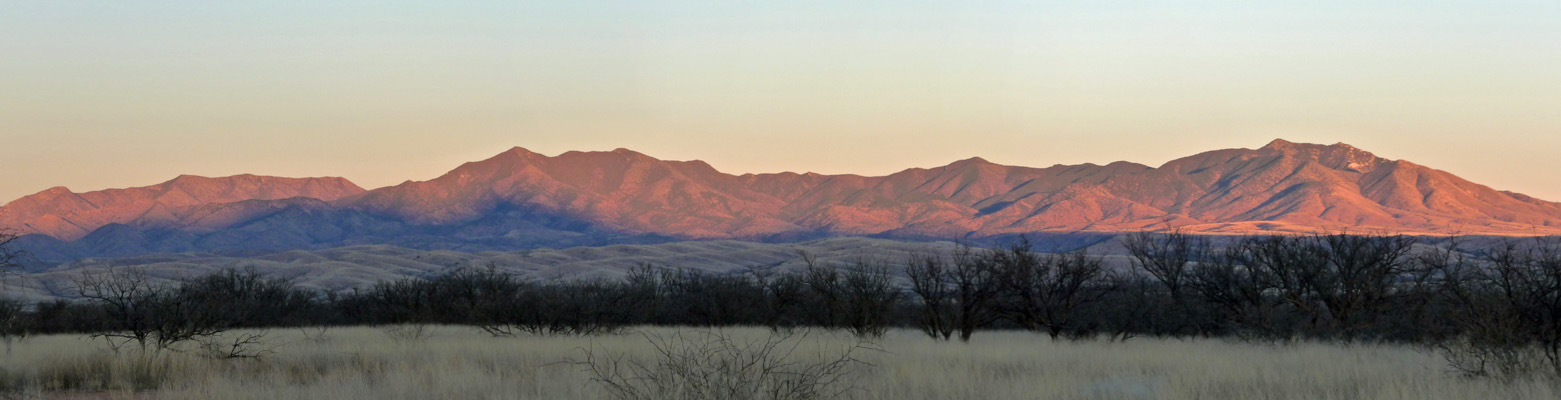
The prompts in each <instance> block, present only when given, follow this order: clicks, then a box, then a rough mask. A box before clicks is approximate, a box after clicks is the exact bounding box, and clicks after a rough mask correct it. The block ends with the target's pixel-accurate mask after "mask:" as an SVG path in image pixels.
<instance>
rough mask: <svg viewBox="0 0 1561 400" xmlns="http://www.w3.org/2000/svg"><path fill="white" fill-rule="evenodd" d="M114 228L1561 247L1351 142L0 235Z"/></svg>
mask: <svg viewBox="0 0 1561 400" xmlns="http://www.w3.org/2000/svg"><path fill="white" fill-rule="evenodd" d="M516 210H521V211H516ZM522 214H523V215H522ZM516 215H521V216H518V217H517V216H516ZM333 218H334V219H333ZM539 221H540V222H539ZM559 221H566V222H559ZM108 224H122V225H127V226H130V227H144V228H159V229H173V230H178V231H188V232H207V233H212V234H218V233H224V232H227V231H234V230H236V229H239V228H240V227H242V229H241V230H242V232H243V234H244V235H249V236H234V235H237V233H232V232H227V234H226V236H224V237H226V238H230V240H229V242H232V243H243V242H255V241H257V240H259V241H264V240H265V239H266V238H267V236H266V235H283V236H288V237H291V238H293V239H294V240H293V241H290V242H287V243H305V242H308V241H309V240H315V241H319V240H326V239H317V238H331V239H329V240H336V241H341V242H343V243H375V242H380V243H384V242H393V241H394V240H395V239H396V238H398V237H403V236H406V235H411V234H413V233H416V234H417V235H421V236H419V237H421V238H423V239H418V240H422V241H426V240H432V239H428V238H431V237H459V238H463V239H462V240H474V241H482V240H490V239H491V240H500V239H506V240H507V239H514V238H519V237H526V238H538V237H553V236H558V235H575V234H577V233H579V232H584V231H587V230H588V231H591V232H598V233H599V232H610V233H614V234H626V235H635V234H652V235H659V236H665V237H672V238H693V239H711V238H740V239H741V238H767V237H786V236H788V235H791V236H795V235H815V236H816V235H830V234H835V235H884V236H891V237H941V238H965V237H986V236H996V235H1006V234H1016V233H1032V232H1081V231H1082V232H1108V233H1109V232H1121V231H1136V230H1145V229H1160V228H1163V227H1166V226H1176V227H1180V228H1182V229H1184V230H1188V231H1192V232H1202V233H1216V234H1234V233H1286V232H1290V233H1310V232H1314V231H1318V230H1330V231H1339V230H1348V231H1352V232H1366V231H1377V232H1397V233H1410V234H1494V235H1534V234H1561V204H1558V203H1553V202H1548V201H1542V200H1538V199H1534V198H1531V197H1528V196H1524V195H1521V194H1516V193H1509V192H1502V191H1497V190H1493V189H1491V188H1488V187H1485V186H1482V185H1478V184H1475V183H1472V182H1469V181H1466V180H1464V179H1461V178H1458V177H1456V176H1453V175H1451V174H1448V173H1446V172H1443V171H1439V170H1435V169H1431V168H1427V167H1424V166H1420V165H1417V164H1414V163H1410V162H1408V161H1401V160H1387V159H1383V158H1380V157H1377V156H1375V155H1372V154H1371V153H1368V152H1365V151H1362V150H1360V149H1357V148H1354V147H1352V146H1349V145H1346V144H1335V145H1326V146H1325V145H1314V144H1298V143H1290V142H1286V141H1283V140H1275V141H1274V142H1272V143H1269V144H1268V145H1267V146H1263V147H1262V148H1258V149H1229V150H1217V151H1211V152H1206V153H1202V154H1198V155H1194V156H1191V157H1186V158H1182V159H1178V160H1174V161H1171V162H1168V163H1166V164H1165V165H1162V166H1160V167H1158V168H1155V167H1149V166H1145V165H1140V164H1133V163H1127V162H1117V163H1112V164H1108V165H1094V164H1083V165H1071V166H1063V165H1058V166H1053V167H1048V168H1029V167H1017V166H1006V165H998V164H993V163H990V162H987V161H986V160H982V159H980V158H972V159H967V160H961V161H958V162H954V163H952V164H949V165H945V166H942V167H936V168H926V169H923V168H913V169H908V170H905V171H901V172H898V173H895V174H892V175H888V176H878V177H864V176H856V175H820V174H811V173H809V174H796V173H778V174H745V175H730V174H725V173H721V172H719V171H717V170H715V169H714V168H712V167H711V166H710V165H708V164H705V163H704V162H701V161H666V160H658V159H655V158H652V157H649V156H646V155H644V154H640V153H636V152H633V151H629V150H624V149H619V150H614V151H611V152H568V153H564V154H560V155H558V156H553V157H548V156H543V155H540V154H537V153H533V152H530V151H527V150H525V149H521V148H515V149H512V150H510V151H506V152H504V153H502V154H499V155H497V156H494V157H492V158H489V159H487V160H483V161H477V162H471V163H467V164H464V165H461V166H460V167H458V168H456V169H454V170H452V171H450V172H449V173H446V174H445V175H443V176H441V177H438V178H435V179H433V180H429V181H423V182H407V183H403V184H400V185H396V186H391V187H386V188H380V189H376V190H372V191H366V192H365V191H363V190H362V189H360V188H358V187H357V186H356V185H353V184H352V183H351V182H347V181H346V180H343V179H340V178H312V179H286V178H266V177H255V176H248V175H244V176H236V177H228V178H198V177H180V178H179V179H175V180H173V181H170V182H167V183H163V184H161V185H156V186H150V187H144V188H133V189H118V190H106V191H100V192H89V193H80V194H77V193H71V192H69V191H67V190H64V189H63V188H56V189H50V190H48V191H45V192H42V193H39V194H35V195H32V196H28V197H25V198H23V199H20V200H17V201H15V202H12V203H10V204H7V205H5V206H4V207H3V208H0V227H6V228H11V229H15V230H18V231H20V232H22V233H41V234H44V235H49V236H53V237H55V238H58V239H62V240H67V241H69V240H75V239H77V238H81V237H83V236H86V235H87V234H88V233H89V232H92V231H93V230H95V229H98V228H99V227H103V226H105V225H108ZM319 230H326V231H329V232H325V233H322V232H318V231H319ZM353 235H359V236H353ZM116 237H117V236H116ZM124 237H134V236H124ZM239 237H242V238H243V239H242V240H240V239H235V238H239ZM307 238H316V239H307ZM192 240H193V239H192ZM300 241H302V242H300ZM310 243H312V242H310ZM321 243H324V242H321ZM332 243H335V242H332ZM419 243H421V242H419ZM180 248H182V247H180Z"/></svg>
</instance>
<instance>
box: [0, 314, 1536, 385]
mask: <svg viewBox="0 0 1561 400" xmlns="http://www.w3.org/2000/svg"><path fill="white" fill-rule="evenodd" d="M679 332H683V333H687V332H690V330H687V329H685V330H681V331H680V330H678V329H675V328H659V327H658V328H642V329H640V330H637V331H635V332H630V333H625V334H618V335H606V336H589V337H576V336H524V337H513V338H494V337H489V336H488V335H486V334H484V333H482V332H480V331H476V330H474V329H469V328H463V327H437V328H434V329H433V330H432V334H431V335H430V336H428V337H426V338H419V339H408V338H406V335H401V336H392V335H388V334H387V333H386V331H385V330H384V329H379V328H368V327H360V328H337V329H332V330H330V331H328V332H325V334H324V335H311V334H307V333H306V332H303V331H299V330H275V331H271V332H270V333H269V334H268V336H267V339H266V340H267V343H268V345H269V346H270V347H272V348H274V353H271V354H269V355H267V356H265V357H264V358H262V359H259V360H252V359H240V360H210V359H206V358H202V357H199V356H196V355H195V352H194V351H187V352H164V353H161V354H157V355H139V354H138V353H139V352H137V351H134V350H124V351H121V352H120V353H118V354H115V353H113V352H110V351H108V350H107V349H106V346H104V345H103V343H102V342H98V341H92V340H89V339H86V338H82V337H78V336H45V337H34V338H30V339H28V340H26V341H24V342H19V343H17V345H16V346H15V348H14V350H13V352H12V353H11V354H9V355H8V356H6V357H5V358H4V360H3V362H0V384H3V385H4V386H5V388H6V389H7V390H8V392H9V394H10V396H11V397H15V398H44V399H52V398H61V399H63V398H138V399H140V398H159V399H214V400H221V399H326V398H329V399H373V400H394V399H436V398H444V399H600V398H606V396H607V393H606V392H605V391H604V389H603V388H602V386H601V385H599V384H598V383H596V382H593V381H592V375H591V374H589V373H587V372H586V371H584V368H583V366H582V365H581V364H579V363H576V362H574V361H580V360H581V359H582V356H583V350H587V349H588V350H591V351H593V352H594V353H596V354H598V355H615V356H626V357H629V358H630V359H651V358H654V357H656V355H657V354H658V353H657V352H656V351H655V348H654V347H653V346H650V345H649V344H648V342H647V339H646V335H650V336H651V337H666V336H667V335H673V334H678V333H679ZM721 333H722V334H723V335H726V336H728V337H732V338H737V339H739V340H762V338H765V337H767V335H770V333H769V332H768V331H767V330H764V329H755V328H744V329H730V330H725V331H721ZM856 343H857V342H856V341H855V340H854V339H852V338H851V337H849V336H845V335H839V334H831V333H824V334H820V333H812V334H810V335H808V336H807V337H805V338H803V342H802V347H801V348H800V349H799V350H798V352H797V353H795V354H794V355H793V357H796V358H795V359H796V360H807V359H811V358H810V357H813V356H814V355H820V356H826V355H829V354H833V353H832V352H837V351H840V350H841V349H844V348H849V347H851V346H853V345H855V344H856ZM872 347H874V348H876V349H877V350H872V351H861V352H858V353H856V354H857V357H858V358H859V359H861V360H862V361H864V362H866V363H868V364H870V365H860V366H857V367H855V368H854V369H853V370H852V374H851V376H850V379H848V380H847V382H848V383H849V384H850V385H851V386H852V390H851V391H849V392H847V393H848V396H847V398H853V399H907V400H917V399H1275V400H1277V399H1394V400H1427V399H1460V400H1462V399H1556V398H1561V387H1558V386H1556V385H1555V384H1554V383H1552V382H1544V381H1517V382H1499V381H1494V380H1479V379H1466V378H1462V377H1459V376H1457V375H1455V374H1453V373H1451V372H1448V370H1447V368H1446V366H1445V364H1444V362H1443V361H1442V360H1441V359H1440V357H1438V356H1437V355H1436V354H1432V353H1430V352H1427V351H1425V350H1423V349H1419V348H1415V347H1409V346H1399V345H1336V344H1326V343H1297V344H1286V345H1264V344H1250V343H1239V342H1228V341H1221V340H1174V339H1134V340H1130V341H1127V342H1106V341H1060V342H1053V341H1051V340H1049V339H1047V338H1045V337H1044V336H1039V335H1035V334H1031V333H1025V332H983V333H981V334H979V335H978V336H977V337H976V339H975V341H973V342H972V343H969V344H964V343H958V342H953V343H944V342H934V341H932V340H929V339H927V338H925V337H924V336H921V335H920V334H919V333H917V332H915V331H909V330H895V331H891V332H890V333H889V334H888V335H887V336H886V337H884V338H882V339H880V340H878V341H876V342H875V343H873V344H872Z"/></svg>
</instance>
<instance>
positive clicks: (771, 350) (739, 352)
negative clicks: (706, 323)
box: [576, 331, 871, 400]
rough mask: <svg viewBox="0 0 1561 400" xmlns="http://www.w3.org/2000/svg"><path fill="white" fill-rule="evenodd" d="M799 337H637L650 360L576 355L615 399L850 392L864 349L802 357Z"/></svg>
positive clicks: (736, 399)
mask: <svg viewBox="0 0 1561 400" xmlns="http://www.w3.org/2000/svg"><path fill="white" fill-rule="evenodd" d="M806 337H807V334H806V333H805V332H804V333H799V334H786V333H774V334H771V335H769V336H767V337H765V338H762V339H753V340H742V339H737V338H734V337H732V336H730V335H728V334H726V333H724V332H720V331H698V332H692V333H675V334H672V335H668V336H662V335H656V334H645V339H646V341H647V342H649V344H650V345H651V346H652V347H654V348H655V350H656V355H655V356H654V358H653V359H651V360H640V359H635V358H631V357H628V356H624V355H609V354H601V353H598V352H597V351H596V350H593V349H582V350H581V351H582V352H583V353H584V358H583V360H579V361H577V362H576V364H578V365H581V366H583V367H584V369H585V372H586V373H588V374H590V375H591V380H592V381H594V382H597V383H599V384H601V386H602V387H603V388H604V389H606V390H607V393H608V394H609V395H610V396H612V398H614V399H620V400H661V399H687V400H706V399H708V400H747V399H755V400H757V399H765V400H804V399H808V400H811V399H833V398H838V397H841V396H843V395H844V394H846V393H847V392H850V391H852V390H853V389H855V386H854V385H852V383H851V377H853V376H854V375H856V374H857V373H858V372H859V371H860V370H861V369H862V368H863V367H866V366H868V365H869V364H867V363H865V362H863V361H861V360H859V359H857V358H856V356H857V355H858V354H859V353H861V352H862V351H864V350H868V349H871V348H870V347H869V346H868V345H867V344H866V343H865V342H861V341H858V342H856V343H855V344H853V345H852V346H850V347H848V348H845V349H842V350H839V351H836V352H832V353H826V354H821V355H818V356H813V357H809V356H806V355H803V354H798V353H799V352H798V347H800V346H801V345H802V344H803V343H804V342H805V341H806Z"/></svg>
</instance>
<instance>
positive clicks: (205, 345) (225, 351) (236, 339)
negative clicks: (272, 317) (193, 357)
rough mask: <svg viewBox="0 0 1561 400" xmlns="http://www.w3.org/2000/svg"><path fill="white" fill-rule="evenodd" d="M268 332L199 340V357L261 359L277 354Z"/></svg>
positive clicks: (218, 336)
mask: <svg viewBox="0 0 1561 400" xmlns="http://www.w3.org/2000/svg"><path fill="white" fill-rule="evenodd" d="M266 336H267V332H265V331H258V332H238V333H232V334H224V335H213V336H208V337H202V338H200V339H197V341H196V342H197V343H198V344H199V349H198V350H199V353H198V354H199V355H200V356H201V357H204V358H208V359H214V360H232V359H259V358H262V357H265V356H268V355H271V354H275V353H276V347H277V345H276V344H273V343H272V342H271V341H270V340H267V338H266Z"/></svg>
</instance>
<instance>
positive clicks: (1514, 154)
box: [0, 0, 1561, 202]
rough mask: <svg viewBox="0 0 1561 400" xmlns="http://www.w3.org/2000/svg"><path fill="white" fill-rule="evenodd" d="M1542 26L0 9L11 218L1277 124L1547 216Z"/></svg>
mask: <svg viewBox="0 0 1561 400" xmlns="http://www.w3.org/2000/svg"><path fill="white" fill-rule="evenodd" d="M1255 3H1261V4H1255ZM1558 21H1561V2H1558V1H1555V0H1543V1H1500V0H1497V1H1423V0H1422V1H1413V2H1409V1H1403V2H1400V1H1376V2H1372V1H1329V0H1323V1H1265V2H1239V1H1090V2H1083V1H1079V2H1057V1H958V2H925V1H838V0H831V1H812V0H803V1H786V2H775V1H764V2H759V1H688V0H670V1H613V2H598V1H549V2H533V1H514V0H509V1H491V2H449V1H440V2H433V1H428V2H418V1H402V0H377V1H353V0H348V1H331V2H317V1H266V2H259V1H157V0H150V1H134V2H96V1H47V0H45V1H12V0H0V169H3V171H5V173H6V175H7V176H6V177H5V178H4V179H0V202H8V201H10V200H13V199H16V198H19V197H21V196H24V195H27V194H31V193H35V192H38V191H42V190H45V189H47V188H50V187H54V186H66V187H69V188H70V189H72V190H75V191H78V192H82V191H89V190H99V189H105V188H113V187H130V186H145V185H151V184H156V183H159V182H162V181H166V180H168V179H171V178H173V177H175V176H177V175H180V174H193V175H203V176H225V175H234V174H242V173H253V174H261V175H276V176H294V177H303V176H341V177H346V178H348V179H351V180H353V181H354V182H356V183H358V184H359V185H361V186H364V187H365V188H376V187H381V186H387V185H393V184H397V183H400V182H402V181H404V180H409V179H410V180H426V179H431V178H433V177H436V176H438V175H440V174H442V173H444V172H446V171H448V170H450V169H453V168H455V167H456V166H458V165H460V164H461V163H463V162H468V161H476V160H480V159H484V158H487V157H490V156H492V155H495V154H497V153H499V152H502V151H504V150H506V149H508V148H510V147H515V146H520V147H525V148H527V149H531V150H533V151H537V152H540V153H544V154H550V155H551V154H558V153H561V152H564V151H569V150H611V149H614V148H630V149H634V150H637V151H640V152H642V153H646V154H648V155H651V156H654V157H658V158H662V159H674V160H689V159H699V160H705V161H707V162H709V163H710V164H711V165H713V166H714V167H715V168H717V169H719V170H721V171H723V172H728V173H739V174H740V173H748V172H755V173H759V172H779V171H796V172H805V171H812V172H820V173H856V174H863V175H882V174H887V173H891V172H894V171H898V170H901V169H904V168H908V167H931V166H938V165H943V164H946V163H948V162H951V161H954V160H958V159H963V158H969V157H972V156H980V157H983V158H986V159H988V160H991V161H993V162H997V163H1002V164H1010V165H1025V166H1038V167H1043V166H1050V165H1054V164H1077V163H1085V162H1093V163H1097V164H1104V163H1109V162H1112V161H1118V160H1126V161H1133V162H1138V163H1144V164H1148V165H1159V164H1161V163H1164V162H1165V161H1169V160H1172V159H1175V158H1179V157H1184V156H1188V155H1192V154H1196V153H1198V152H1202V151H1206V150H1213V149H1221V148H1239V147H1245V148H1256V147H1259V146H1262V145H1264V144H1265V143H1267V142H1269V141H1270V140H1272V139H1274V138H1285V139H1287V140H1290V141H1296V142H1312V143H1325V144H1331V143H1335V142H1344V143H1349V144H1352V145H1355V146H1356V147H1359V148H1362V149H1365V150H1368V151H1372V152H1375V153H1376V154H1378V155H1379V156H1383V157H1387V158H1392V159H1407V160H1410V161H1414V162H1416V163H1419V164H1422V165H1427V166H1431V167H1434V168H1439V169H1443V170H1446V171H1449V172H1452V173H1454V174H1457V175H1459V176H1462V177H1464V178H1467V179H1469V180H1472V181H1474V182H1478V183H1483V184H1487V185H1490V186H1492V187H1495V188H1497V189H1502V190H1513V191H1518V192H1522V193H1527V194H1531V195H1535V196H1537V197H1540V198H1544V199H1549V200H1561V173H1558V172H1561V22H1558Z"/></svg>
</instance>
